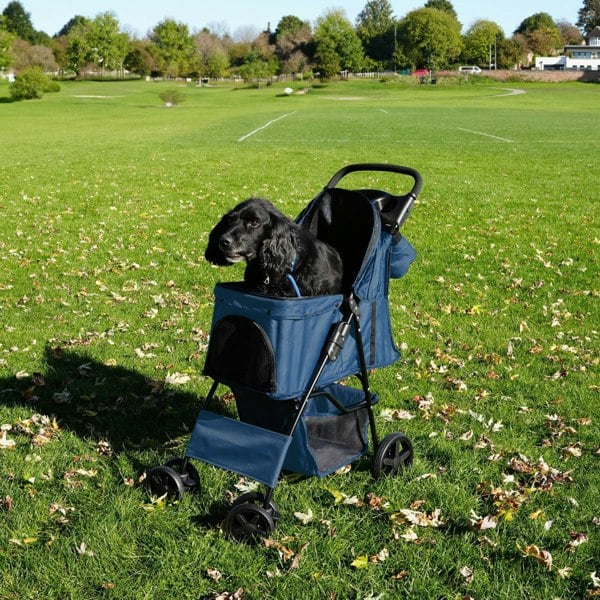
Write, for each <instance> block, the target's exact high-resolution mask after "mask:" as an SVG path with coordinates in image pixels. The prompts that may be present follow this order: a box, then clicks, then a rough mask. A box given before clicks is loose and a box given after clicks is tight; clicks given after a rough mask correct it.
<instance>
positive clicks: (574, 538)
mask: <svg viewBox="0 0 600 600" xmlns="http://www.w3.org/2000/svg"><path fill="white" fill-rule="evenodd" d="M569 535H570V536H571V541H570V542H569V543H568V544H567V550H568V551H569V552H575V548H577V547H578V546H581V544H585V543H586V542H587V541H588V540H589V538H588V536H587V535H586V534H585V533H577V532H576V531H571V533H570V534H569Z"/></svg>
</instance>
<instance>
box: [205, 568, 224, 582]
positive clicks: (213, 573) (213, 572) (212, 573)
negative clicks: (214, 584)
mask: <svg viewBox="0 0 600 600" xmlns="http://www.w3.org/2000/svg"><path fill="white" fill-rule="evenodd" d="M206 574H207V575H208V577H209V578H210V579H212V580H213V581H219V579H221V577H223V574H222V573H221V572H220V571H217V569H206Z"/></svg>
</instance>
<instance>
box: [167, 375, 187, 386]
mask: <svg viewBox="0 0 600 600" xmlns="http://www.w3.org/2000/svg"><path fill="white" fill-rule="evenodd" d="M191 380H192V378H191V377H190V376H189V375H185V374H184V373H167V376H166V377H165V383H167V384H169V385H184V384H186V383H189V382H190V381H191Z"/></svg>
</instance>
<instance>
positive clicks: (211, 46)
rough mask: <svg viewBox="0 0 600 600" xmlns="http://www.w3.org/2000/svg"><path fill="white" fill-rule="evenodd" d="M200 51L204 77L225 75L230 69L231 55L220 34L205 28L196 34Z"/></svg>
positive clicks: (196, 41) (200, 66)
mask: <svg viewBox="0 0 600 600" xmlns="http://www.w3.org/2000/svg"><path fill="white" fill-rule="evenodd" d="M194 43H195V45H196V49H197V51H198V57H199V70H200V75H201V76H203V77H213V78H216V77H224V76H225V75H226V73H227V71H228V69H229V56H228V54H227V48H226V47H225V44H224V43H223V41H222V40H221V38H219V36H217V35H215V34H214V33H211V32H210V31H208V30H206V29H205V30H203V31H201V32H200V33H198V34H196V36H194Z"/></svg>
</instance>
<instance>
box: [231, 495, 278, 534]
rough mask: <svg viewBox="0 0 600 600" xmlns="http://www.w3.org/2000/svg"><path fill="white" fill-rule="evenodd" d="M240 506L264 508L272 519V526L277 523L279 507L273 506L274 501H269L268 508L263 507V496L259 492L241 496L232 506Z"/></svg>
mask: <svg viewBox="0 0 600 600" xmlns="http://www.w3.org/2000/svg"><path fill="white" fill-rule="evenodd" d="M241 504H257V505H259V506H262V507H263V508H265V509H266V510H267V511H268V512H269V514H270V515H271V518H272V519H273V524H274V525H275V526H276V525H277V522H278V521H279V517H280V514H279V507H278V506H277V504H275V501H274V500H269V504H268V506H265V495H264V494H261V493H260V492H246V493H245V494H242V495H241V496H240V497H239V498H237V499H236V501H235V502H234V503H233V506H239V505H241Z"/></svg>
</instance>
